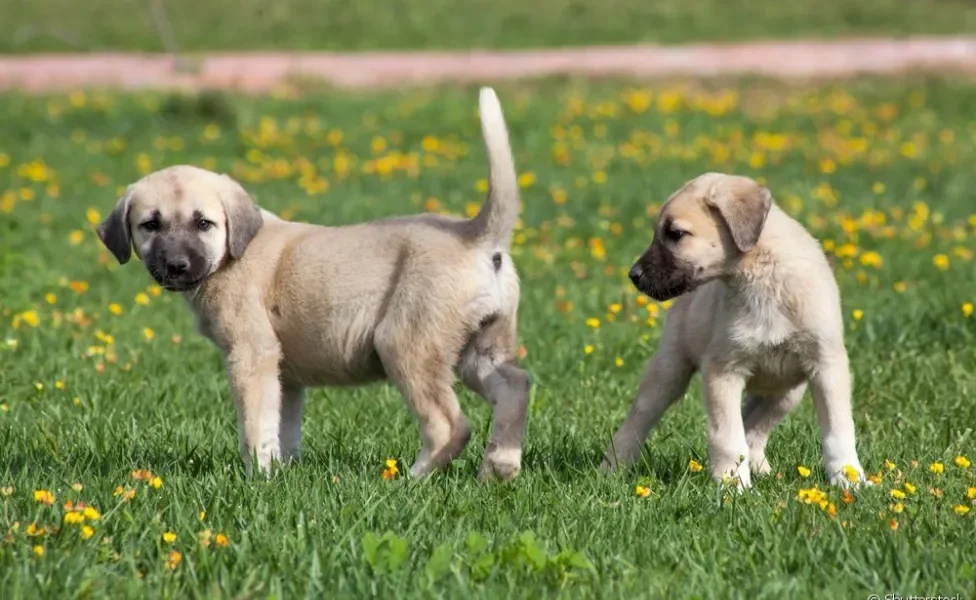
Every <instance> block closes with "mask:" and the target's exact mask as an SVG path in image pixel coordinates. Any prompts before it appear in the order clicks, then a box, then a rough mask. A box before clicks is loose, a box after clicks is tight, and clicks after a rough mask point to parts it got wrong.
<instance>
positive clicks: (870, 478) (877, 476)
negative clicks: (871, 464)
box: [868, 471, 881, 485]
mask: <svg viewBox="0 0 976 600" xmlns="http://www.w3.org/2000/svg"><path fill="white" fill-rule="evenodd" d="M868 481H870V482H871V483H873V484H874V485H878V484H879V483H881V471H878V472H877V473H875V474H873V475H868Z"/></svg>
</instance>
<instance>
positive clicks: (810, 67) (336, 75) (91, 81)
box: [0, 37, 976, 93]
mask: <svg viewBox="0 0 976 600" xmlns="http://www.w3.org/2000/svg"><path fill="white" fill-rule="evenodd" d="M189 60H190V61H191V64H192V65H194V72H192V73H180V72H178V71H177V70H176V69H174V59H173V57H170V56H166V55H152V54H115V53H106V54H78V55H74V54H45V55H24V56H19V55H8V56H2V57H0V91H8V90H21V91H25V92H31V93H43V92H56V91H64V90H70V89H78V88H103V89H125V90H136V89H147V88H151V89H225V90H236V91H241V92H249V93H266V92H270V91H273V90H275V89H277V88H279V87H280V86H282V85H285V84H288V83H289V82H294V81H295V80H296V78H297V79H307V80H311V81H319V82H322V83H327V84H330V85H334V86H338V87H347V88H388V87H398V86H407V85H422V84H431V83H440V82H460V83H487V82H500V81H506V80H514V79H520V78H534V77H545V76H556V75H570V76H572V75H576V76H588V77H628V78H637V79H654V78H702V77H715V76H732V75H735V76H742V75H755V76H764V77H773V78H778V79H823V78H840V77H850V76H854V75H867V74H874V75H893V74H899V73H905V72H933V71H938V72H943V73H944V72H954V73H960V74H967V75H972V74H974V73H976V38H934V37H928V38H911V39H903V40H885V39H878V40H844V41H833V42H828V41H823V42H812V41H799V42H754V43H742V44H702V45H695V44H688V45H681V46H650V45H644V46H620V47H582V48H565V49H545V50H526V51H512V52H508V51H472V52H370V53H356V54H343V53H329V52H321V53H316V52H309V53H289V52H273V53H262V52H253V53H252V52H228V53H213V54H203V55H199V56H192V57H190V59H189Z"/></svg>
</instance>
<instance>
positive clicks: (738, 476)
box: [702, 361, 752, 488]
mask: <svg viewBox="0 0 976 600" xmlns="http://www.w3.org/2000/svg"><path fill="white" fill-rule="evenodd" d="M702 380H703V382H704V384H705V410H706V412H707V413H708V454H709V462H710V463H711V465H710V466H711V473H712V477H713V478H714V479H715V480H716V481H722V480H723V479H724V478H725V477H732V478H733V479H734V481H735V484H736V487H738V488H748V487H750V486H751V485H752V480H751V478H750V476H749V444H748V442H747V441H746V430H745V426H744V425H743V422H742V392H743V390H744V389H745V385H746V381H745V377H744V376H743V375H741V374H739V373H736V372H734V371H732V370H731V369H728V368H727V367H726V366H725V365H723V364H719V363H716V362H711V361H710V362H706V364H705V365H704V366H703V368H702Z"/></svg>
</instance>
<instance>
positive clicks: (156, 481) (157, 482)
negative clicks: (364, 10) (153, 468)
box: [149, 475, 163, 490]
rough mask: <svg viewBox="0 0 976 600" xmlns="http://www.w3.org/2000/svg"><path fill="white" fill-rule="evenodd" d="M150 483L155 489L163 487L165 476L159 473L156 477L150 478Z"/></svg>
mask: <svg viewBox="0 0 976 600" xmlns="http://www.w3.org/2000/svg"><path fill="white" fill-rule="evenodd" d="M149 485H150V486H152V488H153V489H154V490H158V489H159V488H161V487H163V478H162V477H160V476H159V475H156V476H155V477H153V478H152V479H150V480H149Z"/></svg>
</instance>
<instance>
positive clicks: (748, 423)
mask: <svg viewBox="0 0 976 600" xmlns="http://www.w3.org/2000/svg"><path fill="white" fill-rule="evenodd" d="M805 391H806V384H803V385H799V386H797V387H795V388H793V389H792V390H790V391H788V392H786V393H785V394H782V395H779V396H773V397H765V396H756V395H753V394H748V395H747V396H746V402H745V405H744V406H743V407H742V421H743V424H744V425H745V428H746V443H747V444H748V445H749V468H750V469H752V472H753V473H755V474H756V475H766V474H767V473H769V472H770V471H771V470H772V466H771V465H770V464H769V461H768V460H767V459H766V443H767V442H768V441H769V435H770V434H771V433H772V432H773V429H775V428H776V426H777V425H778V424H779V422H780V421H782V420H783V418H784V417H786V415H788V414H790V412H791V411H792V410H793V409H794V408H796V406H797V405H798V404H799V403H800V400H802V399H803V393H804V392H805Z"/></svg>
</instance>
